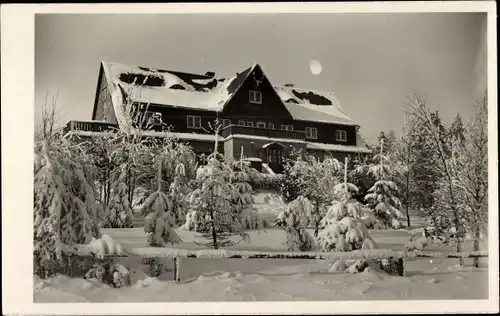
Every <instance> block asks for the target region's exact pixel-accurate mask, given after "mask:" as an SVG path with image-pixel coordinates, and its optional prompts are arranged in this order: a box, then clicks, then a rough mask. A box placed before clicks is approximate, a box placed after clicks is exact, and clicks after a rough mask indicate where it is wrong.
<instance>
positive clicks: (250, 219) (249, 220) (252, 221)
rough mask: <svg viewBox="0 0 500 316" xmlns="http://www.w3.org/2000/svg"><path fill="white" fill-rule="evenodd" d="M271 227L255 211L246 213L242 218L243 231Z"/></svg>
mask: <svg viewBox="0 0 500 316" xmlns="http://www.w3.org/2000/svg"><path fill="white" fill-rule="evenodd" d="M269 226H270V224H269V222H268V221H267V220H266V219H265V218H262V217H261V216H259V214H258V213H257V212H255V211H246V212H244V213H243V215H242V217H241V228H243V229H250V230H254V229H265V228H269Z"/></svg>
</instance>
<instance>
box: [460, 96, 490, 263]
mask: <svg viewBox="0 0 500 316" xmlns="http://www.w3.org/2000/svg"><path fill="white" fill-rule="evenodd" d="M457 141H458V140H457ZM464 142H465V144H463V145H462V146H457V150H456V151H454V152H453V163H452V164H451V167H452V172H453V174H454V178H455V180H456V183H457V186H458V190H459V191H460V193H461V194H460V195H459V197H460V199H459V203H460V205H461V206H462V207H463V208H464V218H466V223H468V224H467V225H468V227H467V228H468V230H469V231H472V232H473V233H474V250H475V251H477V250H479V239H480V236H481V231H483V232H485V231H486V224H487V223H488V97H487V92H485V94H484V96H483V98H482V100H480V101H479V102H478V103H477V105H476V108H475V111H474V116H473V118H472V119H471V120H470V121H469V123H468V126H467V129H466V131H465V140H464ZM474 266H476V267H477V266H478V258H474Z"/></svg>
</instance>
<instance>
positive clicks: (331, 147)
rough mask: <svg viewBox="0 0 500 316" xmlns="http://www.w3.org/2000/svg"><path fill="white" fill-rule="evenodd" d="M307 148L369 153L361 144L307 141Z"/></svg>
mask: <svg viewBox="0 0 500 316" xmlns="http://www.w3.org/2000/svg"><path fill="white" fill-rule="evenodd" d="M306 146H307V149H311V150H324V151H340V152H347V153H365V154H368V153H370V150H369V149H368V148H366V147H363V146H359V145H357V146H347V145H337V144H323V143H312V142H310V143H307V145H306Z"/></svg>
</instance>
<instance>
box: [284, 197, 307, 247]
mask: <svg viewBox="0 0 500 316" xmlns="http://www.w3.org/2000/svg"><path fill="white" fill-rule="evenodd" d="M313 209H314V206H313V205H312V203H311V202H310V201H309V200H308V199H307V198H305V197H303V196H299V197H298V198H296V199H295V200H293V201H292V202H290V203H289V204H288V207H287V208H286V210H284V211H283V212H281V213H280V214H279V215H278V219H277V220H276V222H275V224H276V226H279V227H281V228H283V229H284V230H285V232H286V245H287V247H288V250H289V251H310V250H313V249H314V248H315V247H316V244H315V242H314V238H313V237H312V236H311V234H309V232H308V231H307V225H308V224H309V223H310V221H311V217H312V212H313Z"/></svg>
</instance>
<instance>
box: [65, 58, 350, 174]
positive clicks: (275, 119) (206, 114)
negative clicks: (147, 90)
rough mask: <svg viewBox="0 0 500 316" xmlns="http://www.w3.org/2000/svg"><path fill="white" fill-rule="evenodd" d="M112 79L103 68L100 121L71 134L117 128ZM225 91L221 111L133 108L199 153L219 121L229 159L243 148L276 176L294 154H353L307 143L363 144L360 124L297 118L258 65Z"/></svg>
mask: <svg viewBox="0 0 500 316" xmlns="http://www.w3.org/2000/svg"><path fill="white" fill-rule="evenodd" d="M141 69H142V68H141ZM178 74H182V75H183V76H184V78H186V77H185V76H187V75H188V74H183V73H178ZM211 76H213V74H210V75H206V76H203V75H196V77H193V78H196V79H202V80H209V79H210V78H211ZM188 79H189V78H188ZM189 80H191V79H189ZM108 81H109V78H106V74H105V71H104V69H103V65H102V64H101V68H100V71H99V78H98V84H97V89H96V97H95V103H94V109H93V112H92V120H94V121H100V122H95V124H94V125H92V124H90V123H87V125H88V126H87V125H85V124H83V122H81V123H78V122H77V123H70V124H73V125H71V126H70V125H68V127H67V128H68V129H69V130H88V131H96V132H98V131H102V130H108V129H110V128H112V127H117V126H118V123H117V119H116V116H115V113H114V106H113V100H112V93H111V92H110V88H109V84H110V83H109V82H108ZM192 81H196V80H192ZM170 88H171V89H174V88H176V87H170ZM179 88H182V86H179ZM227 90H228V91H229V92H230V93H231V96H230V97H229V99H228V100H227V102H226V103H225V104H224V106H223V108H222V109H221V110H220V111H218V112H215V111H214V110H212V109H209V108H207V109H201V108H200V109H197V108H189V107H183V106H179V105H178V104H168V103H167V102H165V103H164V104H155V103H148V104H147V106H145V105H144V104H142V103H135V104H134V106H136V107H140V106H141V105H142V106H143V108H147V110H148V113H147V114H146V113H145V114H144V115H149V116H154V115H157V117H156V116H155V118H156V119H158V121H160V122H161V123H162V125H163V126H170V127H171V128H172V131H173V132H175V133H182V134H183V135H184V136H185V135H188V136H187V137H188V138H189V135H192V136H193V137H192V140H191V141H190V143H191V144H192V146H193V149H194V150H195V151H196V152H198V153H202V152H203V153H204V152H205V151H206V148H207V147H206V146H207V144H206V142H207V141H206V140H205V142H201V143H204V145H203V146H201V145H200V146H198V144H200V141H199V140H197V137H196V135H199V134H201V135H203V134H205V135H206V134H209V133H213V132H212V131H211V129H210V125H211V124H213V122H214V121H215V120H216V119H218V120H219V121H220V122H221V124H223V128H222V129H221V132H220V136H221V137H222V138H223V139H224V141H223V142H222V143H221V146H222V147H221V148H222V150H223V151H224V153H225V155H227V156H231V157H233V158H240V157H239V156H240V153H241V148H243V152H244V155H245V156H246V157H253V158H257V159H261V160H262V162H263V163H267V164H268V165H269V166H270V167H271V168H272V169H273V170H274V171H275V172H281V171H282V170H283V167H282V165H283V160H284V159H286V158H287V157H288V156H289V154H290V152H291V151H292V150H303V151H304V152H305V151H309V152H310V153H313V154H315V155H318V156H323V155H324V154H325V153H327V154H333V156H338V157H341V156H342V157H343V156H345V155H347V154H349V153H347V154H346V153H345V152H327V151H326V152H324V153H321V150H319V151H318V150H308V143H309V144H310V143H321V144H333V145H345V146H359V145H360V144H357V143H356V141H357V129H358V128H359V127H358V126H356V125H353V124H339V123H326V122H318V121H314V120H310V119H308V118H307V117H305V118H297V117H295V118H294V117H293V116H292V114H291V113H290V112H289V110H288V109H287V107H286V106H285V104H284V101H283V100H282V98H280V96H279V95H278V93H277V91H276V90H275V88H274V87H273V85H272V84H271V82H270V81H269V79H268V78H267V77H266V75H265V74H264V72H263V71H262V69H261V67H260V66H259V65H255V66H254V67H252V68H249V69H247V70H245V71H244V72H242V73H240V74H238V75H237V76H236V77H235V78H234V80H233V81H231V82H230V84H229V85H228V87H227ZM89 124H90V125H89ZM162 125H158V126H153V129H155V130H161V129H162V127H161V126H162ZM306 131H308V133H306ZM339 135H340V136H339ZM339 137H340V138H341V139H339Z"/></svg>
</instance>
